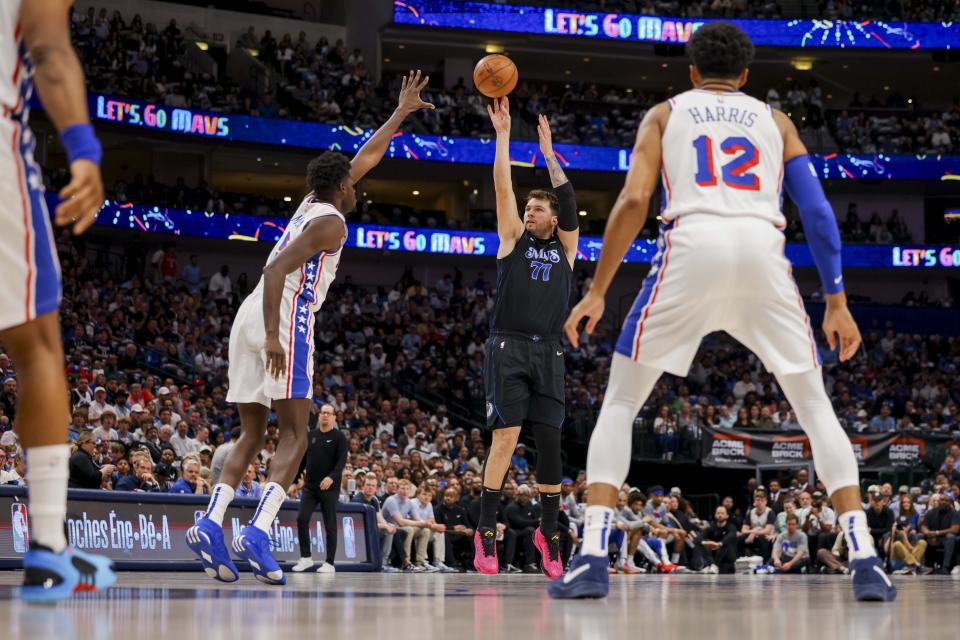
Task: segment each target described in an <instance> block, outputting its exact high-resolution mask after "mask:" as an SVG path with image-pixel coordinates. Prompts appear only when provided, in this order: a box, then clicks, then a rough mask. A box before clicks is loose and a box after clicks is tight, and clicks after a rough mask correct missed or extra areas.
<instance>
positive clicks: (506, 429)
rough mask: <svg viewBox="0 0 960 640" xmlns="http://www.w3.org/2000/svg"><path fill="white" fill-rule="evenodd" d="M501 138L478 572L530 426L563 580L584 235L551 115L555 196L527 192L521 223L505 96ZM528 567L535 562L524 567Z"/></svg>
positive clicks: (489, 570)
mask: <svg viewBox="0 0 960 640" xmlns="http://www.w3.org/2000/svg"><path fill="white" fill-rule="evenodd" d="M488 111H489V114H490V119H491V120H492V121H493V126H494V129H496V132H497V150H496V158H495V160H494V167H493V181H494V186H495V188H496V195H497V234H498V235H499V238H500V245H499V249H498V251H497V298H496V306H495V307H494V311H493V319H492V322H491V331H490V334H491V335H490V338H489V340H488V341H487V343H486V345H485V346H484V355H485V362H484V386H485V388H486V396H487V426H488V427H490V428H491V429H494V432H493V443H492V445H491V447H490V450H489V451H488V452H487V458H486V461H485V462H484V469H483V496H482V499H481V515H480V522H479V526H478V528H477V532H476V534H475V542H474V546H475V548H476V553H475V555H474V560H473V562H474V567H475V568H476V569H477V571H479V572H481V573H486V574H494V573H497V571H498V566H499V563H498V561H497V552H496V518H497V504H498V503H499V502H500V490H501V488H502V486H503V481H504V478H505V477H506V474H507V471H508V469H509V467H510V459H511V457H512V455H513V452H514V450H515V449H516V446H517V439H518V438H519V437H520V428H521V426H522V425H523V423H524V422H525V421H526V422H528V423H530V424H531V427H532V430H533V435H534V438H535V440H536V444H537V480H538V483H539V491H540V495H541V497H542V503H541V505H542V514H541V516H540V526H539V527H538V528H537V529H536V531H535V532H534V534H533V540H534V545H535V546H536V548H537V550H538V551H539V552H540V557H541V562H540V566H541V569H542V571H543V572H544V573H545V574H546V575H547V577H549V578H550V579H551V580H552V579H556V578H558V577H559V576H560V575H561V574H562V573H563V562H562V559H561V557H560V535H559V533H558V531H557V518H558V513H559V510H560V480H561V478H562V477H563V473H562V463H561V458H560V427H561V425H562V424H563V419H564V415H565V412H564V374H565V368H564V362H563V343H562V342H561V341H560V336H561V332H562V329H563V323H564V321H565V316H566V314H567V309H568V306H569V300H570V291H571V288H572V281H573V263H574V260H575V259H576V257H577V243H578V241H579V237H580V231H579V222H578V218H577V205H576V198H575V196H574V193H573V186H572V185H571V184H570V181H569V180H567V177H566V176H565V175H564V173H563V170H562V169H561V168H560V164H559V162H558V161H557V157H556V154H555V153H554V151H553V143H552V139H551V133H550V124H549V123H548V122H547V119H546V117H544V116H542V115H541V116H540V123H539V126H538V128H537V129H538V132H539V134H540V150H541V152H542V153H543V156H544V159H545V161H546V165H547V170H548V172H549V174H550V182H551V184H552V186H553V189H554V191H542V190H536V191H531V192H530V194H529V195H528V196H527V200H526V204H525V206H524V212H523V216H522V218H521V216H520V213H519V212H518V208H517V200H516V196H515V195H514V192H513V184H512V182H511V177H510V107H509V103H508V101H507V99H506V98H501V99H500V100H499V101H495V102H494V107H493V108H492V109H491V108H489V107H488ZM527 561H528V562H530V561H531V558H528V559H527Z"/></svg>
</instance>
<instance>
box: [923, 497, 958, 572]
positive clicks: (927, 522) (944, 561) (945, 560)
mask: <svg viewBox="0 0 960 640" xmlns="http://www.w3.org/2000/svg"><path fill="white" fill-rule="evenodd" d="M920 532H921V533H923V537H924V538H925V539H926V541H927V558H926V560H927V566H928V567H934V566H937V565H939V573H941V574H944V575H946V574H948V573H950V568H951V566H953V562H954V560H955V558H954V554H955V552H956V544H957V534H960V517H958V514H957V511H956V510H955V509H954V508H953V502H952V500H950V498H949V497H948V496H946V495H944V494H940V493H936V494H934V495H933V496H932V497H931V498H930V506H929V509H928V510H927V513H926V514H924V516H923V522H922V524H921V525H920ZM938 561H939V562H938ZM958 573H960V571H958Z"/></svg>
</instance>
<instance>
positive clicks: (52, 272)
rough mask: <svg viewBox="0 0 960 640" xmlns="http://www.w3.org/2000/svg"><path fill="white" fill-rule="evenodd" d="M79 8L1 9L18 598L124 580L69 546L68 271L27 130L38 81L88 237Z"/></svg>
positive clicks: (57, 595) (5, 311)
mask: <svg viewBox="0 0 960 640" xmlns="http://www.w3.org/2000/svg"><path fill="white" fill-rule="evenodd" d="M71 4H72V2H67V1H65V0H28V1H27V2H21V1H20V0H4V2H3V3H0V110H2V116H0V141H2V146H0V202H2V203H3V209H2V211H3V235H2V237H0V256H2V262H0V264H2V272H3V278H4V284H3V293H2V297H0V299H2V301H3V304H2V305H0V309H2V311H0V339H2V340H3V344H4V346H5V347H6V348H7V351H8V352H9V353H10V355H11V356H12V357H13V359H14V361H15V362H16V364H17V373H18V377H19V383H20V386H21V392H20V395H19V398H18V400H17V413H16V415H17V433H18V434H19V435H20V438H21V442H22V444H23V447H24V449H26V451H27V463H28V465H27V485H28V486H29V487H30V521H31V527H30V530H29V539H30V548H29V550H28V551H27V553H26V554H25V555H24V558H23V567H24V576H23V589H22V590H21V592H20V594H21V597H22V598H23V599H24V600H28V601H33V602H49V601H54V600H60V599H63V598H66V597H69V596H70V595H71V594H73V593H75V592H79V591H97V590H100V589H105V588H107V587H109V586H110V585H112V584H113V583H114V582H115V581H116V576H115V575H114V573H113V570H112V566H111V564H110V561H109V560H107V559H106V558H102V557H100V556H93V555H89V554H86V553H83V552H80V551H77V550H75V549H72V548H70V547H68V546H67V540H66V537H65V536H64V525H63V518H64V515H65V514H66V510H67V478H68V471H67V463H68V459H69V457H70V448H69V446H68V445H66V444H64V443H65V442H66V440H67V423H68V422H69V415H70V412H69V407H68V404H67V398H68V397H69V396H68V395H67V385H66V380H65V378H64V376H63V362H64V359H63V347H62V346H61V342H60V323H59V320H58V317H57V310H58V308H59V306H60V264H59V261H58V260H57V255H56V253H55V251H56V249H55V245H54V241H53V232H52V230H51V227H50V214H49V212H48V211H47V206H46V203H45V201H44V196H43V186H42V185H43V181H42V179H41V177H40V168H39V167H38V166H37V165H36V163H35V162H34V160H33V148H34V144H35V141H34V137H33V133H32V132H31V131H30V129H29V127H28V126H27V120H28V117H29V105H30V98H31V96H32V94H33V83H34V82H36V85H37V90H38V91H39V93H40V99H41V100H42V101H43V105H44V109H45V110H46V112H47V115H48V116H49V117H50V119H51V120H52V121H53V124H54V125H55V126H56V128H57V131H59V132H60V141H61V142H62V143H63V146H64V148H65V149H66V151H67V158H68V160H69V162H70V183H69V184H68V185H67V186H66V187H64V189H63V190H62V191H61V192H60V197H61V198H63V200H64V202H63V203H61V204H60V205H59V206H58V207H57V211H56V218H57V224H70V223H74V227H73V230H74V232H75V233H82V232H83V231H85V230H86V229H87V227H89V226H90V225H91V224H93V221H94V220H95V219H96V217H97V212H98V211H99V210H100V207H101V205H103V182H102V180H101V178H100V156H101V148H100V143H99V142H98V141H97V138H96V135H95V134H94V132H93V127H91V126H90V118H89V115H88V114H87V93H86V89H85V88H84V79H83V70H82V69H81V68H80V62H79V60H77V56H76V54H75V53H74V51H73V46H72V45H71V44H70V24H69V23H70V20H69V12H70V5H71Z"/></svg>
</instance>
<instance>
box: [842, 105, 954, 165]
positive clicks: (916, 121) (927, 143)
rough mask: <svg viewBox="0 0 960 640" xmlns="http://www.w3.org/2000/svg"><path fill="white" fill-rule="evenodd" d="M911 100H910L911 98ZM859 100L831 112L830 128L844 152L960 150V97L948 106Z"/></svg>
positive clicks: (936, 151)
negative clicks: (923, 107) (932, 107)
mask: <svg viewBox="0 0 960 640" xmlns="http://www.w3.org/2000/svg"><path fill="white" fill-rule="evenodd" d="M911 102H912V101H911ZM873 105H874V103H873V102H872V101H871V102H870V103H868V104H867V105H865V106H866V110H860V109H863V108H864V105H862V104H861V103H860V102H859V100H855V101H854V102H853V103H851V105H850V109H844V110H842V111H840V112H839V113H836V114H835V115H833V116H832V120H831V122H830V128H831V132H832V134H833V137H834V138H835V139H836V141H837V144H838V146H839V148H840V150H841V151H843V152H845V153H883V154H893V153H916V154H934V155H939V154H951V153H957V152H958V151H960V99H954V102H953V105H952V106H951V108H950V109H948V110H944V111H924V110H919V109H907V108H904V107H906V105H903V106H899V105H898V106H895V107H893V108H887V107H885V106H880V105H877V106H873Z"/></svg>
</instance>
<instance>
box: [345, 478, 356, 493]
mask: <svg viewBox="0 0 960 640" xmlns="http://www.w3.org/2000/svg"><path fill="white" fill-rule="evenodd" d="M356 492H357V481H356V480H354V479H353V478H350V479H349V480H347V493H349V494H350V495H351V496H352V495H353V494H354V493H356Z"/></svg>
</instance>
